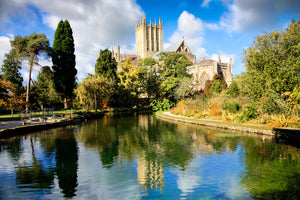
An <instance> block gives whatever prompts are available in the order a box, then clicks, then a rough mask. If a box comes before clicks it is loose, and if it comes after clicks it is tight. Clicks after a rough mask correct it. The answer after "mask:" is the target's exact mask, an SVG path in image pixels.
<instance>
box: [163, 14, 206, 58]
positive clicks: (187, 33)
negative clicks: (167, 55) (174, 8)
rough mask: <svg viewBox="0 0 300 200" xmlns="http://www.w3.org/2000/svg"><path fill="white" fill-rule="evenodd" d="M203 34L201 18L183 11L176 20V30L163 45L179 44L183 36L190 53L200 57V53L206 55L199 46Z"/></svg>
mask: <svg viewBox="0 0 300 200" xmlns="http://www.w3.org/2000/svg"><path fill="white" fill-rule="evenodd" d="M203 36H204V24H203V22H202V20H201V19H200V18H197V17H195V16H194V15H193V14H191V13H188V12H187V11H183V12H182V13H181V15H180V16H179V18H178V20H177V30H176V31H175V32H174V33H173V35H172V36H171V37H170V39H169V41H168V43H167V44H166V45H164V46H166V47H167V46H168V45H170V44H179V42H181V41H182V37H184V40H185V42H186V43H187V45H188V46H189V48H190V50H191V51H192V53H193V54H195V55H196V57H197V58H200V57H202V55H205V56H206V51H205V49H204V48H202V47H201V46H202V44H203Z"/></svg>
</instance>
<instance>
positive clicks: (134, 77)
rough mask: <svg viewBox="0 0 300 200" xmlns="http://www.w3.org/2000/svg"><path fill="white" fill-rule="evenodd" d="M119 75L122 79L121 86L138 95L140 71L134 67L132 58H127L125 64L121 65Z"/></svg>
mask: <svg viewBox="0 0 300 200" xmlns="http://www.w3.org/2000/svg"><path fill="white" fill-rule="evenodd" d="M117 75H118V78H119V79H120V85H122V86H124V88H125V89H128V90H129V91H131V92H134V93H135V94H136V93H137V90H138V88H139V85H140V81H139V70H138V68H137V67H135V66H132V63H131V59H130V58H127V59H126V60H125V62H124V63H121V65H120V70H119V71H117Z"/></svg>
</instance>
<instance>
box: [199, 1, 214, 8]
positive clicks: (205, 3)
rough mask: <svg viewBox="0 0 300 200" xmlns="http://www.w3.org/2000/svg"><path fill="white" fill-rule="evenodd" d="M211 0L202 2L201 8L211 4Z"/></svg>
mask: <svg viewBox="0 0 300 200" xmlns="http://www.w3.org/2000/svg"><path fill="white" fill-rule="evenodd" d="M211 1H212V0H204V1H203V3H202V4H201V7H208V4H209V3H210V2H211Z"/></svg>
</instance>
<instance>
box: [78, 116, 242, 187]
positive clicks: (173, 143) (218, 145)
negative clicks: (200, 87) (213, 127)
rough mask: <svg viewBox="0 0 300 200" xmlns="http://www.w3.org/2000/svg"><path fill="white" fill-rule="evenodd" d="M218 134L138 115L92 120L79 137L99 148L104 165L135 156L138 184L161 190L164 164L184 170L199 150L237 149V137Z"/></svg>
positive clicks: (85, 143)
mask: <svg viewBox="0 0 300 200" xmlns="http://www.w3.org/2000/svg"><path fill="white" fill-rule="evenodd" d="M136 118H137V119H136ZM207 132H208V134H207ZM217 133H218V132H217V131H203V129H201V128H199V127H196V126H186V125H181V124H173V123H167V122H164V121H160V120H153V118H152V117H151V116H149V115H138V116H136V117H134V116H132V117H127V118H126V120H124V119H118V118H113V117H105V119H103V120H97V121H90V122H88V123H87V124H85V125H83V126H81V128H80V130H79V133H78V138H79V139H80V140H81V141H82V142H83V143H84V145H85V146H86V147H88V148H94V149H98V152H99V157H100V159H101V162H102V165H103V167H111V166H112V165H113V164H114V163H116V160H119V162H120V160H122V159H128V160H129V161H132V160H133V159H134V158H135V159H136V160H137V164H138V166H137V176H138V177H137V179H138V183H139V184H141V185H143V186H144V187H145V189H146V190H148V189H154V188H160V191H162V190H163V189H164V185H165V181H164V166H172V167H176V168H180V169H182V170H185V169H186V168H187V166H188V165H189V163H190V162H191V160H192V159H193V158H194V156H195V154H196V153H199V154H201V155H209V154H212V153H221V152H224V151H228V152H232V151H235V150H236V149H237V146H238V141H239V139H238V137H236V136H232V135H230V134H227V135H226V134H223V136H219V135H217Z"/></svg>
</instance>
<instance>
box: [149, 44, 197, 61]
mask: <svg viewBox="0 0 300 200" xmlns="http://www.w3.org/2000/svg"><path fill="white" fill-rule="evenodd" d="M161 52H182V53H183V52H186V53H190V54H191V51H190V48H189V47H188V45H187V44H186V43H185V41H184V40H182V41H181V42H180V43H178V44H174V45H171V46H169V47H168V48H166V49H163V50H161V51H158V52H156V53H154V54H153V55H152V58H154V59H158V58H159V56H158V55H159V54H160V53H161Z"/></svg>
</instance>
